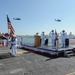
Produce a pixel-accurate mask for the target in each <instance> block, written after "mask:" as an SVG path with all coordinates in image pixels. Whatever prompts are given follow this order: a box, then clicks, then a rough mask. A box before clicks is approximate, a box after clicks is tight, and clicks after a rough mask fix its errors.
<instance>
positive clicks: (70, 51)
mask: <svg viewBox="0 0 75 75" xmlns="http://www.w3.org/2000/svg"><path fill="white" fill-rule="evenodd" d="M64 56H65V57H71V56H75V53H74V52H73V51H72V50H64Z"/></svg>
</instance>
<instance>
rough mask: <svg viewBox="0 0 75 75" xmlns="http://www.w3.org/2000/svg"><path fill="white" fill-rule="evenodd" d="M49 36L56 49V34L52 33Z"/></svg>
mask: <svg viewBox="0 0 75 75" xmlns="http://www.w3.org/2000/svg"><path fill="white" fill-rule="evenodd" d="M49 36H51V41H52V47H54V43H55V33H54V32H50V33H49Z"/></svg>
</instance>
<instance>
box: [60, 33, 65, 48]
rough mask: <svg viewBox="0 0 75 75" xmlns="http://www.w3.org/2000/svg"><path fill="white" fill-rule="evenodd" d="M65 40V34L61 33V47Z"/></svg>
mask: <svg viewBox="0 0 75 75" xmlns="http://www.w3.org/2000/svg"><path fill="white" fill-rule="evenodd" d="M65 39H66V33H65V32H64V33H63V32H62V33H61V41H62V47H65Z"/></svg>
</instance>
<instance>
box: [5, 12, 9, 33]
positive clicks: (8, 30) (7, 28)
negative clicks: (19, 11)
mask: <svg viewBox="0 0 75 75" xmlns="http://www.w3.org/2000/svg"><path fill="white" fill-rule="evenodd" d="M6 17H8V12H6ZM7 30H8V34H9V29H8V21H7Z"/></svg>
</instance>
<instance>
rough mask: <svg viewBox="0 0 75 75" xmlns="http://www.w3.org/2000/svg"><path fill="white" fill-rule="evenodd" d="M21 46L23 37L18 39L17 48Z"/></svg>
mask: <svg viewBox="0 0 75 75" xmlns="http://www.w3.org/2000/svg"><path fill="white" fill-rule="evenodd" d="M20 46H21V37H17V47H20Z"/></svg>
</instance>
